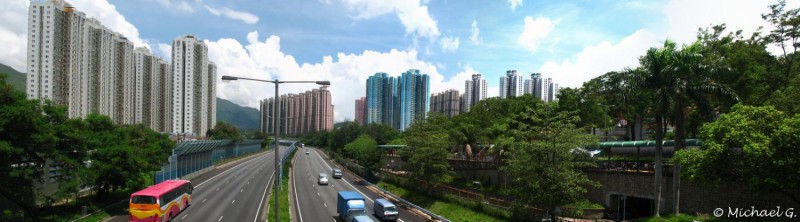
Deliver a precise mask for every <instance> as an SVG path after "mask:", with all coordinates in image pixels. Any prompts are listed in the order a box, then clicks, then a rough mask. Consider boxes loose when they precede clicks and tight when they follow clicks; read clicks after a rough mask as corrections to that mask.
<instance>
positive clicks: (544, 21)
mask: <svg viewBox="0 0 800 222" xmlns="http://www.w3.org/2000/svg"><path fill="white" fill-rule="evenodd" d="M554 27H555V22H553V20H550V19H549V18H545V17H539V18H536V20H534V19H533V18H531V17H530V16H526V17H525V26H524V27H523V29H522V33H521V34H520V35H519V38H517V43H519V44H520V45H522V47H525V49H527V50H528V51H530V52H531V53H536V50H537V49H538V48H539V45H540V44H541V43H542V40H544V38H545V37H547V35H549V34H550V32H552V31H553V28H554Z"/></svg>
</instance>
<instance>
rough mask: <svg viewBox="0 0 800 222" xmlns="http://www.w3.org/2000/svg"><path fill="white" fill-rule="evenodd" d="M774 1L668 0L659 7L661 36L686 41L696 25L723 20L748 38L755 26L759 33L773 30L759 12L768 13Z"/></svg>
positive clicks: (791, 6)
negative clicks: (663, 32) (663, 29)
mask: <svg viewBox="0 0 800 222" xmlns="http://www.w3.org/2000/svg"><path fill="white" fill-rule="evenodd" d="M774 3H775V1H737V2H736V4H719V2H718V1H713V0H672V1H670V2H669V3H667V5H666V6H664V8H663V13H664V14H665V15H666V17H667V21H668V24H669V28H668V29H667V33H666V36H665V38H670V39H672V40H674V41H676V42H679V43H690V42H692V41H694V40H695V39H696V37H697V29H698V28H706V27H709V26H711V25H718V24H722V23H725V24H726V25H727V27H728V31H735V30H739V29H741V30H742V31H744V32H743V33H744V35H745V36H746V37H749V35H750V34H751V33H753V32H754V31H755V30H756V29H757V28H758V27H759V26H763V27H764V28H765V30H764V31H763V32H762V33H763V34H766V33H769V31H771V30H772V29H773V27H771V25H770V24H768V23H767V22H766V21H764V19H762V18H761V14H766V13H767V12H769V8H768V6H769V5H770V4H774ZM798 7H800V1H787V2H786V9H794V8H798ZM768 50H769V51H770V52H772V53H773V54H776V55H777V54H778V52H779V51H780V49H779V48H777V47H775V46H770V47H769V48H768Z"/></svg>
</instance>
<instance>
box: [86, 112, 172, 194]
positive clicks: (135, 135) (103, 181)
mask: <svg viewBox="0 0 800 222" xmlns="http://www.w3.org/2000/svg"><path fill="white" fill-rule="evenodd" d="M87 121H88V122H89V125H91V126H92V127H91V128H92V129H91V132H92V133H93V140H94V141H92V143H96V144H98V145H97V146H96V149H94V150H93V151H92V153H91V155H90V158H91V160H92V164H91V166H90V169H91V171H92V174H93V175H92V177H91V178H93V181H94V183H93V185H94V189H96V190H97V196H96V197H95V198H97V199H102V198H105V197H106V196H107V195H108V193H109V192H110V191H113V190H116V189H123V188H129V189H134V190H135V189H141V188H143V187H144V186H145V184H147V180H148V179H149V178H151V176H150V173H152V172H153V171H156V170H158V169H159V168H160V167H161V165H163V164H164V163H166V162H167V157H168V156H169V155H170V153H171V149H172V148H174V147H175V143H174V142H172V141H170V140H169V138H168V137H167V135H164V134H160V133H158V132H155V131H153V130H150V129H148V128H146V127H144V126H143V125H141V124H137V125H125V126H120V127H117V126H115V125H114V124H113V122H111V119H109V118H108V117H107V116H101V115H94V114H93V115H89V117H87Z"/></svg>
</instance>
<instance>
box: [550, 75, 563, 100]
mask: <svg viewBox="0 0 800 222" xmlns="http://www.w3.org/2000/svg"><path fill="white" fill-rule="evenodd" d="M548 80H550V79H548ZM559 90H560V88H559V87H558V83H554V82H553V81H552V80H550V86H549V87H547V91H548V93H547V96H548V97H547V101H548V102H553V101H558V91H559Z"/></svg>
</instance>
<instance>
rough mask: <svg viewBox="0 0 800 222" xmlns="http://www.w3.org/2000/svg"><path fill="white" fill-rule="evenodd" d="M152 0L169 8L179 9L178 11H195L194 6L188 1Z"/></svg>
mask: <svg viewBox="0 0 800 222" xmlns="http://www.w3.org/2000/svg"><path fill="white" fill-rule="evenodd" d="M151 1H155V2H157V3H158V4H161V5H163V6H164V7H167V8H172V9H177V10H178V11H183V12H189V13H192V12H194V8H193V7H192V5H191V4H189V3H188V2H186V1H181V0H151Z"/></svg>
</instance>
